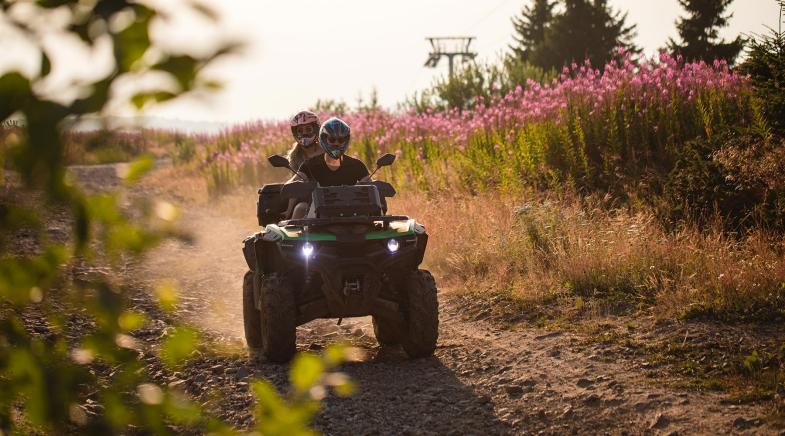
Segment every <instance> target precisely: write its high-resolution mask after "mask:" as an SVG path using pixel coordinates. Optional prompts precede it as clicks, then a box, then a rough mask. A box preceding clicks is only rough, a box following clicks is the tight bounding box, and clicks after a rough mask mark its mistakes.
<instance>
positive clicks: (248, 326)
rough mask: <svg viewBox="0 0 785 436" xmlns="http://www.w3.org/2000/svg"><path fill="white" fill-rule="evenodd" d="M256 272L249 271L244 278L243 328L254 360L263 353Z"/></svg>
mask: <svg viewBox="0 0 785 436" xmlns="http://www.w3.org/2000/svg"><path fill="white" fill-rule="evenodd" d="M253 294H254V272H253V271H248V272H247V273H245V277H243V327H245V342H246V343H248V351H249V353H250V355H251V357H252V358H255V357H256V356H258V355H260V354H261V353H262V320H261V316H260V313H259V309H257V308H256V304H254V295H253Z"/></svg>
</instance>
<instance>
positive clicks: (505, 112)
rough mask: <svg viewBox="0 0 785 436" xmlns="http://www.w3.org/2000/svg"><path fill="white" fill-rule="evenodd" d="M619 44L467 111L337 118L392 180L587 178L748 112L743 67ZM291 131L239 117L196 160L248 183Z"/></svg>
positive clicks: (644, 159)
mask: <svg viewBox="0 0 785 436" xmlns="http://www.w3.org/2000/svg"><path fill="white" fill-rule="evenodd" d="M619 55H620V56H619V58H620V59H619V60H618V61H614V62H611V63H609V64H607V65H605V66H604V67H602V68H596V67H593V66H592V65H590V64H589V63H588V61H587V62H586V63H584V64H581V65H579V64H575V63H573V64H572V65H570V66H567V67H565V68H564V70H563V71H562V73H561V75H560V76H559V77H557V78H556V79H554V80H553V81H552V82H551V83H546V84H540V83H536V82H533V81H529V82H528V83H526V84H525V86H518V87H517V88H516V89H514V90H513V91H511V92H510V93H508V94H507V95H503V96H498V97H495V98H493V99H491V100H488V101H485V100H483V99H481V98H480V99H478V101H477V104H476V105H475V107H474V108H473V109H471V110H463V111H460V110H457V109H451V110H446V111H433V110H427V111H425V112H424V113H421V114H417V113H414V112H390V111H385V110H375V111H362V112H352V113H348V114H343V115H341V117H342V118H343V119H344V120H346V122H347V123H348V124H349V125H350V126H351V127H352V152H353V153H355V154H359V155H360V157H361V158H363V159H365V160H366V161H367V162H373V160H374V159H375V157H376V156H377V155H378V154H380V153H382V152H392V153H396V154H398V155H399V157H400V162H399V163H398V164H397V165H396V166H394V167H393V172H394V176H395V177H396V178H398V179H399V180H398V181H399V182H405V181H409V182H412V183H416V184H418V185H421V186H420V187H425V188H428V187H437V186H440V185H444V184H445V183H450V184H452V183H451V182H460V183H463V184H464V185H467V186H476V187H487V186H493V185H497V184H499V183H508V182H520V181H521V180H538V179H543V178H553V177H557V178H565V177H568V178H570V179H572V180H576V181H579V182H581V181H582V182H584V183H593V182H594V181H596V180H597V179H598V178H599V177H600V176H601V175H602V174H606V173H612V172H614V171H615V172H618V170H619V168H617V167H624V166H630V167H632V166H639V165H641V164H647V165H648V164H650V163H656V162H657V161H660V160H668V158H669V157H670V156H671V155H672V154H673V153H674V152H675V151H676V147H679V145H680V144H682V143H684V142H685V141H687V140H690V139H694V138H696V137H702V136H703V137H708V136H711V135H713V134H714V133H716V132H717V131H719V130H721V129H723V128H724V127H727V126H729V125H732V124H736V123H744V122H748V121H749V120H750V119H751V106H750V98H749V91H750V89H749V84H748V81H747V78H746V77H745V76H742V75H739V74H737V73H735V72H733V71H732V70H731V69H730V68H729V67H728V65H727V64H726V63H724V62H720V61H717V62H714V63H705V62H696V63H685V62H683V61H682V60H681V59H677V58H673V57H671V56H669V55H667V54H661V55H660V56H659V57H658V58H657V59H653V60H648V61H645V62H642V63H640V64H636V63H635V62H633V61H632V60H631V58H630V57H629V55H628V54H626V53H620V54H619ZM328 115H332V114H321V116H322V117H326V116H328ZM291 142H292V140H291V134H290V132H289V127H288V124H287V123H286V122H269V121H267V122H256V123H249V124H242V125H238V126H235V127H234V128H232V129H229V130H226V131H224V132H222V133H220V134H218V135H214V136H208V137H205V138H204V142H203V148H204V150H203V153H202V155H201V156H202V157H201V161H202V162H201V163H202V168H204V169H205V170H206V174H208V175H209V176H208V177H209V178H210V179H212V183H213V184H214V185H216V186H218V187H221V186H223V185H236V184H239V183H244V182H253V180H254V178H255V177H256V173H257V172H258V171H262V170H263V169H264V165H263V164H262V165H261V166H260V165H259V162H262V163H263V160H264V157H266V156H267V155H269V154H272V153H281V152H283V151H284V150H285V149H286V148H287V147H288V146H289V145H290V144H291ZM447 162H450V163H449V164H448V163H447ZM500 167H501V168H502V170H501V171H499V168H500ZM425 173H427V174H428V177H427V178H426V177H424V176H423V175H424V174H425ZM451 177H452V179H451Z"/></svg>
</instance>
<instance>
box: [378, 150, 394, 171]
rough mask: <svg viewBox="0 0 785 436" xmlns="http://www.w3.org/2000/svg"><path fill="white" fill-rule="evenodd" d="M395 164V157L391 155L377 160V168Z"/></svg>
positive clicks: (384, 155) (388, 154)
mask: <svg viewBox="0 0 785 436" xmlns="http://www.w3.org/2000/svg"><path fill="white" fill-rule="evenodd" d="M393 162H395V155H394V154H391V153H385V154H383V155H382V156H381V157H380V158H379V159H376V168H381V167H386V166H389V165H392V164H393Z"/></svg>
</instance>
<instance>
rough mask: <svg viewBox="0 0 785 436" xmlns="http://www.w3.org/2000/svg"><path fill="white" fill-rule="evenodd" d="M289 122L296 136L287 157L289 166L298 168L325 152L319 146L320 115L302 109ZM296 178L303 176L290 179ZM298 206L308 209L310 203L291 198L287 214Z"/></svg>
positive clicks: (293, 134) (290, 180)
mask: <svg viewBox="0 0 785 436" xmlns="http://www.w3.org/2000/svg"><path fill="white" fill-rule="evenodd" d="M289 124H290V126H291V128H292V136H294V140H295V143H294V144H293V145H292V148H291V149H290V150H289V153H288V154H287V156H286V158H287V159H289V166H291V167H292V168H294V169H297V168H300V165H302V164H303V162H305V161H307V160H308V159H310V158H312V157H316V156H321V155H322V154H323V153H324V150H322V147H319V146H318V139H319V127H320V126H319V117H318V116H317V115H316V114H315V113H313V112H311V111H301V112H298V113H297V115H295V116H294V117H292V119H291V122H290V123H289ZM296 180H302V178H301V177H299V176H292V177H291V178H290V179H289V180H288V181H289V182H293V181H296ZM298 207H299V208H300V209H305V210H308V203H307V202H302V203H301V204H295V200H294V199H291V200H289V205H288V206H287V208H286V216H287V217H289V216H291V215H292V213H293V211H294V210H295V209H296V208H298Z"/></svg>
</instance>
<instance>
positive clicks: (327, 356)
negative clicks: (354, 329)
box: [323, 344, 348, 368]
mask: <svg viewBox="0 0 785 436" xmlns="http://www.w3.org/2000/svg"><path fill="white" fill-rule="evenodd" d="M347 351H348V347H347V346H346V345H344V344H332V345H330V346H328V347H327V348H326V349H325V350H324V357H323V359H324V362H325V363H326V364H327V366H328V367H329V368H333V367H336V366H338V365H340V364H341V363H343V362H345V361H346V357H347V355H346V354H347Z"/></svg>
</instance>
